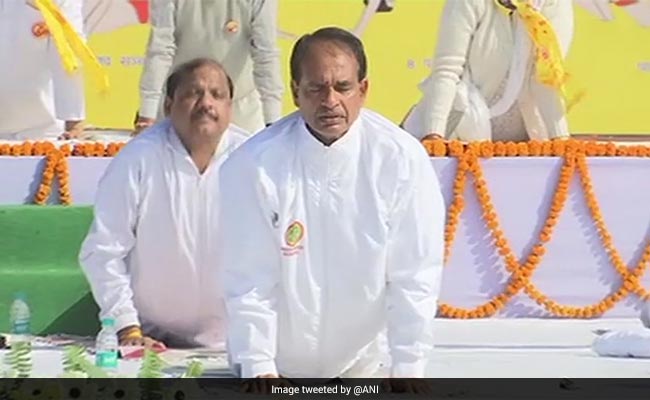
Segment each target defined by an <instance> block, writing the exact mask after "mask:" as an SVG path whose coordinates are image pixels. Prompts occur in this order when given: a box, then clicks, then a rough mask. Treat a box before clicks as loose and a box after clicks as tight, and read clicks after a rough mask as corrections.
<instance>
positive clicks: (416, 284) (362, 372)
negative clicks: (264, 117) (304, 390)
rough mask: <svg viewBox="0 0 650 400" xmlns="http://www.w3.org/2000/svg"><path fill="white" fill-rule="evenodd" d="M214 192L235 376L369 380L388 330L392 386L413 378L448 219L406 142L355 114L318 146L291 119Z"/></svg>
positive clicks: (424, 164)
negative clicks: (342, 131)
mask: <svg viewBox="0 0 650 400" xmlns="http://www.w3.org/2000/svg"><path fill="white" fill-rule="evenodd" d="M222 182H223V184H224V185H226V186H227V187H228V188H229V190H227V191H221V192H220V198H221V201H220V205H221V206H222V207H223V208H224V209H225V210H232V211H229V212H222V213H220V224H222V228H223V230H222V232H223V233H224V234H225V235H224V236H223V237H222V238H221V240H220V245H221V246H223V251H222V252H221V253H220V255H221V256H222V258H221V262H222V264H221V265H222V266H223V271H224V272H225V274H224V278H223V284H224V285H225V296H226V305H227V311H228V318H229V335H228V340H229V349H230V352H231V354H230V356H231V359H232V361H233V363H234V364H235V368H236V367H237V366H239V367H240V368H241V371H240V373H241V375H242V376H243V377H253V376H257V375H260V374H264V373H273V372H279V373H280V374H282V375H284V376H288V377H323V378H328V377H335V376H368V374H370V373H371V372H373V368H372V367H373V366H372V365H371V364H372V362H369V360H370V361H372V360H373V359H374V360H376V359H377V358H379V357H378V354H376V353H374V352H375V351H376V350H375V348H376V347H377V346H376V344H377V338H378V337H379V336H380V335H381V332H382V331H383V330H384V328H387V336H388V344H389V348H390V349H389V350H390V355H391V357H392V366H391V373H392V375H393V376H395V377H404V376H411V377H419V376H422V374H423V373H424V368H425V362H426V358H427V357H428V355H429V351H430V349H431V345H432V341H431V337H430V335H431V333H432V323H433V319H434V315H435V312H436V301H437V298H438V292H439V286H440V279H441V271H442V263H443V244H444V243H443V242H444V240H443V226H444V220H445V210H444V204H443V198H442V195H441V192H440V188H439V184H438V179H437V177H436V174H435V171H434V170H433V168H432V166H431V163H430V160H429V158H428V156H427V154H426V152H425V151H424V149H423V148H422V146H421V145H420V144H419V143H418V142H417V141H416V140H415V139H414V138H413V137H411V136H410V135H408V134H407V133H406V132H404V131H403V130H401V129H399V128H398V127H397V126H396V125H394V124H393V123H392V122H390V121H388V120H387V119H385V118H383V117H382V116H379V115H378V114H375V113H373V112H371V111H368V110H363V111H362V113H361V115H360V117H359V119H358V120H357V121H356V122H355V123H354V124H353V126H352V127H351V129H350V131H349V132H348V133H347V134H346V135H344V136H343V137H342V138H341V139H339V140H338V141H336V142H335V143H334V144H332V145H331V146H329V147H325V146H323V145H322V144H321V143H320V142H319V141H318V140H316V139H315V138H314V136H313V135H312V134H310V133H309V131H308V130H307V128H306V125H305V122H304V120H303V119H302V117H301V116H300V114H298V113H294V114H292V115H290V116H288V117H286V118H284V119H282V120H280V121H279V122H277V123H276V124H274V125H272V126H271V127H270V128H267V129H266V130H264V131H262V132H261V133H259V134H257V135H256V136H254V137H253V138H251V139H250V140H249V141H248V142H247V143H246V144H245V145H244V146H242V147H241V148H240V150H239V151H237V152H235V154H233V156H232V157H231V158H230V159H229V160H228V161H227V162H226V164H225V165H224V167H223V169H222ZM376 367H377V365H374V368H376Z"/></svg>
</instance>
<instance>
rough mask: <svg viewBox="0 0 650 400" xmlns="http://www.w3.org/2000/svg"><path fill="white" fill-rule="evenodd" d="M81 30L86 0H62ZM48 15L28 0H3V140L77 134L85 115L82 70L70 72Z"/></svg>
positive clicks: (0, 132) (0, 62)
mask: <svg viewBox="0 0 650 400" xmlns="http://www.w3.org/2000/svg"><path fill="white" fill-rule="evenodd" d="M55 3H56V4H57V5H58V6H59V8H60V10H61V12H62V13H63V14H64V15H65V16H66V17H67V18H68V20H69V22H70V24H71V25H72V26H73V27H74V28H75V30H76V31H77V33H79V34H82V33H83V19H82V14H81V7H82V2H81V1H78V0H57V1H55ZM44 28H45V23H44V20H43V16H42V15H41V13H40V11H38V10H37V9H36V8H35V7H32V6H31V5H29V4H28V2H27V1H25V0H0V140H27V139H42V138H57V137H58V136H60V135H61V134H62V133H64V132H68V133H69V134H71V135H73V136H77V135H79V134H81V132H82V122H83V120H84V119H85V106H84V87H83V79H82V77H81V74H75V75H68V74H67V73H66V72H65V71H64V69H63V66H62V64H61V59H60V57H59V53H58V52H57V49H56V46H55V45H54V43H53V41H52V40H51V38H50V36H49V35H48V34H47V32H46V30H45V29H44Z"/></svg>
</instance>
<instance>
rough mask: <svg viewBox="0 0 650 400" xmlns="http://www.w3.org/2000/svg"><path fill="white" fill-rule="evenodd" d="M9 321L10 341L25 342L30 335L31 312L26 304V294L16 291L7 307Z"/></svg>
mask: <svg viewBox="0 0 650 400" xmlns="http://www.w3.org/2000/svg"><path fill="white" fill-rule="evenodd" d="M9 322H10V325H11V336H12V341H15V342H25V341H29V340H30V336H31V326H30V325H31V312H30V311H29V305H28V304H27V294H26V293H25V292H18V293H16V295H15V296H14V301H13V303H11V308H10V309H9Z"/></svg>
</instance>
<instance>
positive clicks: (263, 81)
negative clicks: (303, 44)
mask: <svg viewBox="0 0 650 400" xmlns="http://www.w3.org/2000/svg"><path fill="white" fill-rule="evenodd" d="M253 4H254V8H253V10H252V20H251V57H252V59H253V79H254V81H255V86H256V88H257V91H258V92H259V93H260V97H261V99H262V108H263V112H264V122H265V123H266V124H270V123H273V122H275V121H277V120H278V119H280V117H281V116H282V92H283V88H284V83H283V81H282V72H281V69H280V50H279V49H278V46H277V36H278V27H277V18H278V2H277V0H255V1H254V2H253Z"/></svg>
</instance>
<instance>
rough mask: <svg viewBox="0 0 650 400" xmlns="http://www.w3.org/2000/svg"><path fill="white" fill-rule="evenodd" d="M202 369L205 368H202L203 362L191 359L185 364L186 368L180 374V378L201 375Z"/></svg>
mask: <svg viewBox="0 0 650 400" xmlns="http://www.w3.org/2000/svg"><path fill="white" fill-rule="evenodd" d="M204 371H205V368H203V364H202V363H201V362H200V361H197V360H192V361H190V363H189V364H188V365H187V369H186V370H185V372H184V373H183V375H181V378H198V377H200V376H201V375H203V372H204Z"/></svg>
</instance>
